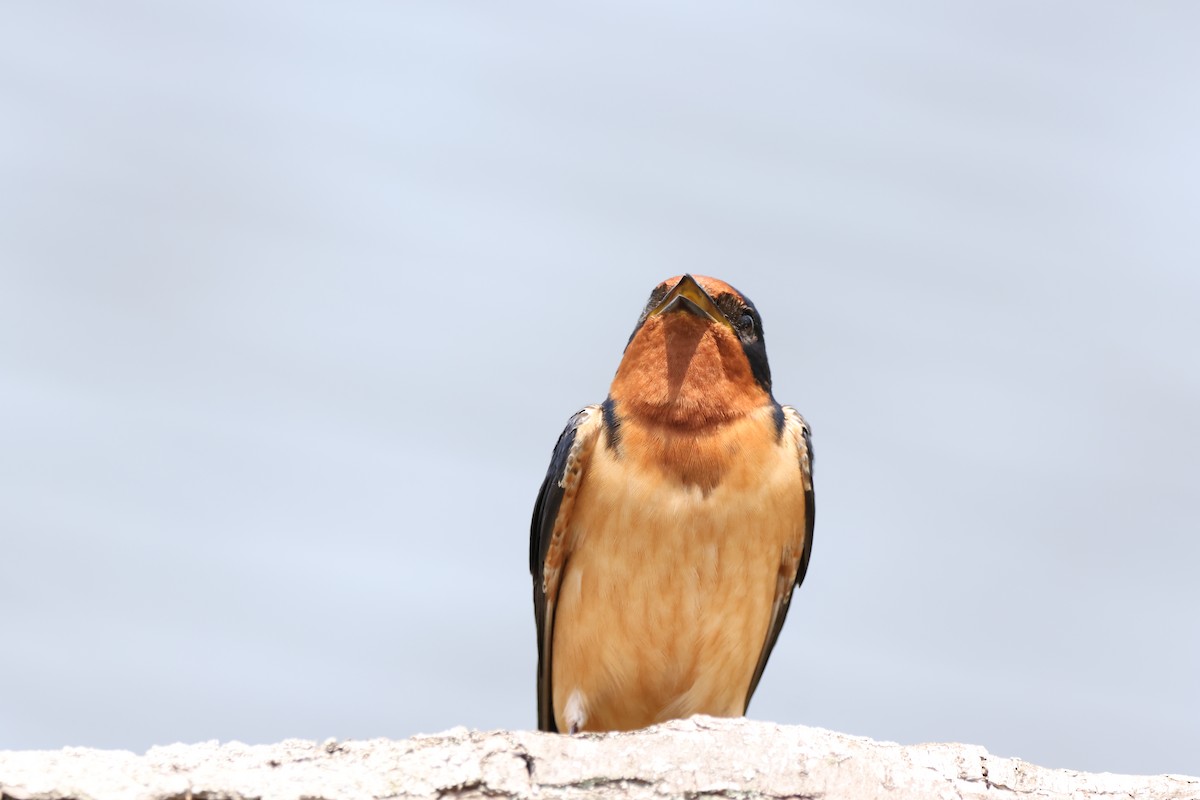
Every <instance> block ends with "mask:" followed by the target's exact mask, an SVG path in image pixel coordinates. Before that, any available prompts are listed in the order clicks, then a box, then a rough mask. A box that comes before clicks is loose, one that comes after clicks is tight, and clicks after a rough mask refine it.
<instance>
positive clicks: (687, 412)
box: [609, 275, 774, 429]
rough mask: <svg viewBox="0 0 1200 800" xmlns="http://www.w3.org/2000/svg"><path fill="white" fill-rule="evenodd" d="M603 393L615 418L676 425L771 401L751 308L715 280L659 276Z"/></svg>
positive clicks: (694, 424)
mask: <svg viewBox="0 0 1200 800" xmlns="http://www.w3.org/2000/svg"><path fill="white" fill-rule="evenodd" d="M609 397H610V399H611V400H612V401H613V402H614V403H615V404H616V407H617V409H618V410H619V412H620V414H621V416H622V417H632V418H635V419H637V420H639V421H642V422H646V423H651V424H658V425H666V426H670V427H675V428H683V429H695V428H700V427H703V426H711V425H713V424H720V423H723V422H728V421H732V420H734V419H738V418H740V417H743V416H745V415H746V414H748V413H750V412H752V411H754V410H756V409H761V408H762V407H764V406H766V405H772V404H774V400H773V398H772V397H771V376H770V370H769V368H768V367H767V358H766V348H765V345H764V343H763V340H762V322H761V319H760V318H759V316H758V312H757V311H756V310H755V309H754V305H753V304H752V303H750V302H749V300H747V299H746V298H745V297H744V296H743V295H742V294H741V293H740V292H738V291H737V290H736V289H734V288H733V287H732V286H730V285H729V284H727V283H724V282H723V281H720V280H717V279H715V278H706V277H703V276H700V277H696V278H693V277H692V276H691V275H684V276H682V277H680V278H672V279H670V280H667V281H664V282H663V283H662V284H660V285H659V286H658V287H657V288H656V289H655V290H654V292H653V293H652V294H651V295H650V302H649V304H647V306H646V310H645V311H644V312H643V314H642V318H641V320H640V321H639V323H638V327H637V328H636V329H635V330H634V333H633V336H632V337H631V338H630V340H629V344H628V345H627V346H626V348H625V355H624V356H623V357H622V359H621V364H620V366H619V367H618V368H617V374H616V377H615V378H614V379H613V382H612V387H611V389H610V390H609Z"/></svg>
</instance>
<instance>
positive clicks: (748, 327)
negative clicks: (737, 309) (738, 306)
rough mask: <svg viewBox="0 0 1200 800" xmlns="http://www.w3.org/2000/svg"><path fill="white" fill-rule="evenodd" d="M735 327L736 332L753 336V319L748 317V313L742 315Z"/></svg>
mask: <svg viewBox="0 0 1200 800" xmlns="http://www.w3.org/2000/svg"><path fill="white" fill-rule="evenodd" d="M737 327H738V330H739V331H741V332H742V333H745V334H753V333H754V317H752V316H750V314H749V313H748V312H747V313H745V314H742V316H741V318H740V319H739V320H738V322H737Z"/></svg>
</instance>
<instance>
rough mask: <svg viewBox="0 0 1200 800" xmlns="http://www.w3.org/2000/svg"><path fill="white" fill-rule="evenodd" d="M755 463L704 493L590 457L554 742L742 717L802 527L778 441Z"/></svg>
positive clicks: (569, 592) (561, 622)
mask: <svg viewBox="0 0 1200 800" xmlns="http://www.w3.org/2000/svg"><path fill="white" fill-rule="evenodd" d="M768 444H769V445H770V446H767V445H768ZM793 452H794V451H793ZM751 455H757V457H745V456H747V454H744V453H743V454H742V456H743V458H741V459H739V463H738V465H737V466H735V467H734V468H733V469H731V470H729V471H728V472H727V473H726V474H725V475H724V476H723V479H722V481H721V483H720V485H718V486H716V487H715V488H713V489H711V491H709V492H708V493H707V494H706V493H705V492H703V491H702V490H701V489H700V488H699V487H697V486H696V485H691V486H688V485H684V484H683V483H681V482H678V481H672V480H670V479H669V478H667V477H664V476H663V474H662V473H661V472H660V471H658V470H654V469H646V468H642V469H639V468H637V467H636V466H633V465H631V464H630V463H629V462H628V460H626V461H624V462H621V461H617V460H616V459H615V458H614V456H613V455H612V454H611V453H610V452H608V451H605V450H604V449H603V447H602V446H600V447H598V448H597V453H596V455H595V456H594V457H593V460H592V464H591V465H590V468H589V470H588V477H587V481H586V482H585V484H584V485H583V486H582V487H581V488H580V494H579V497H578V500H577V502H576V505H575V510H574V514H573V519H572V523H571V535H572V536H573V537H574V542H573V546H572V548H571V555H570V557H569V558H568V561H567V563H566V567H565V570H564V573H563V578H562V583H561V588H560V589H559V595H558V605H557V612H556V617H555V626H554V644H553V648H554V649H553V652H554V659H553V678H552V680H553V695H554V708H555V716H556V719H557V722H558V726H559V730H562V731H568V730H570V729H571V727H572V722H578V721H582V725H580V726H579V727H580V729H582V730H629V729H633V728H639V727H644V726H646V725H650V724H653V723H655V722H660V721H663V720H666V719H673V718H678V717H685V716H689V715H691V714H697V713H703V714H711V715H716V716H738V715H741V714H742V713H743V712H744V710H745V706H746V699H747V698H746V695H747V691H748V690H749V685H750V680H751V678H752V676H753V673H754V668H755V666H756V664H757V663H758V658H759V655H760V653H761V652H762V647H763V644H764V642H765V640H766V636H767V626H768V624H769V622H770V617H771V609H772V604H773V602H774V599H775V596H776V589H777V585H778V576H779V574H780V567H781V562H782V561H783V559H784V555H783V554H784V551H785V548H788V547H791V548H795V547H796V546H797V543H798V542H799V541H801V540H802V537H803V520H804V513H803V511H804V506H803V503H804V497H803V488H802V486H801V485H800V483H799V481H800V474H799V469H798V466H797V464H796V462H795V460H794V457H791V456H789V455H788V453H787V451H786V450H785V449H784V448H778V447H775V446H774V443H773V442H772V443H764V446H763V447H762V448H761V449H760V450H759V453H758V454H751ZM793 552H794V550H793Z"/></svg>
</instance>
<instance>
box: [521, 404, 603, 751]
mask: <svg viewBox="0 0 1200 800" xmlns="http://www.w3.org/2000/svg"><path fill="white" fill-rule="evenodd" d="M591 410H592V409H589V408H585V409H584V410H582V411H580V412H579V413H578V414H576V415H575V416H573V417H571V420H570V421H569V422H568V423H567V427H566V428H565V429H564V430H563V432H562V434H561V435H560V436H559V437H558V443H557V444H556V445H554V455H553V456H552V457H551V459H550V468H549V469H548V470H546V479H545V480H544V481H542V488H541V489H540V490H539V491H538V496H537V503H535V504H534V506H533V522H532V524H531V525H530V531H529V572H530V574H531V575H532V576H533V616H534V619H535V620H536V622H537V642H538V673H537V674H538V678H537V684H538V692H537V694H538V729H539V730H543V731H553V732H557V730H558V727H557V726H556V725H555V722H554V695H553V692H552V690H551V686H550V675H551V653H550V638H549V635H548V634H549V633H550V630H552V629H553V626H554V618H553V617H554V614H553V609H547V606H546V591H545V590H546V586H545V581H544V577H545V576H544V570H545V566H546V554H547V551H548V550H549V548H550V539H551V537H552V536H553V534H554V523H555V520H557V519H558V512H559V508H560V507H561V506H562V499H563V492H564V490H563V485H562V484H563V478H564V476H565V475H566V471H567V462H568V461H569V459H570V456H571V448H572V446H573V445H574V444H575V437H576V434H577V432H578V430H579V428H580V426H581V425H582V424H583V423H584V422H586V421H587V419H588V417H589V416H590V413H591Z"/></svg>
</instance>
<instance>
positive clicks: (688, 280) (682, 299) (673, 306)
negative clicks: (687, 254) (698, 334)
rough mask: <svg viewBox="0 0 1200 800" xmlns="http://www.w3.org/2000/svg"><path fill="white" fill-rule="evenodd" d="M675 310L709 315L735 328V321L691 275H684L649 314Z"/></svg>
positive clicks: (713, 319) (712, 318)
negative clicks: (726, 314)
mask: <svg viewBox="0 0 1200 800" xmlns="http://www.w3.org/2000/svg"><path fill="white" fill-rule="evenodd" d="M675 311H686V312H687V313H689V314H695V315H696V316H698V317H707V318H708V319H710V320H712V321H713V322H719V323H721V324H722V325H724V326H725V327H727V328H729V329H730V330H733V323H732V322H730V321H729V320H727V319H726V318H725V315H724V314H722V313H721V309H719V308H717V304H716V303H714V302H713V299H712V298H711V297H709V296H708V292H706V291H704V290H703V289H702V288H700V284H698V283H696V279H695V278H693V277H692V276H691V275H684V276H683V277H682V278H680V279H679V283H677V284H675V286H674V287H672V289H671V291H669V292H667V296H666V297H664V298H663V299H662V302H661V303H659V304H658V305H657V306H655V307H654V310H653V311H651V312H650V313H649V314H648V315H647V316H648V317H657V316H658V315H659V314H669V313H672V312H675Z"/></svg>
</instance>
